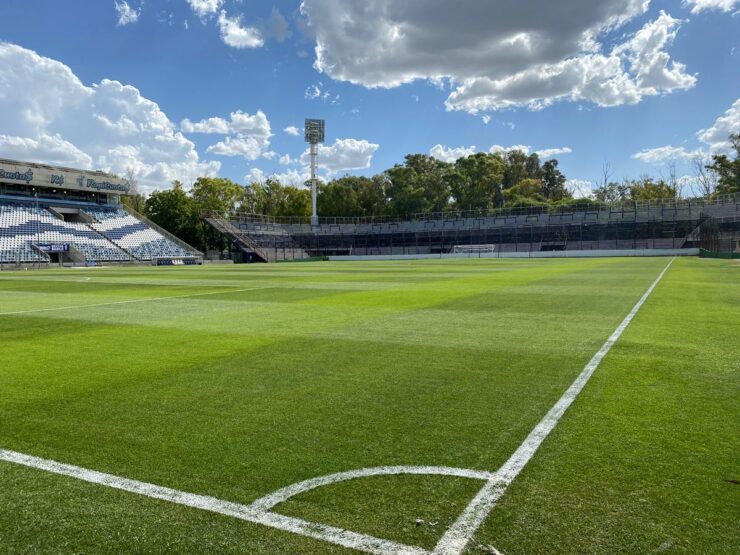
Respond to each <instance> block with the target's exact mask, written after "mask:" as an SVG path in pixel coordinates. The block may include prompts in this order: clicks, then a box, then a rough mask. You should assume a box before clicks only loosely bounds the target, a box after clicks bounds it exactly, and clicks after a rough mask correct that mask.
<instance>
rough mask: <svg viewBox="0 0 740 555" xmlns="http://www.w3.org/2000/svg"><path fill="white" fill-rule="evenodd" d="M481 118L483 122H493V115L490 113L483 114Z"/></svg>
mask: <svg viewBox="0 0 740 555" xmlns="http://www.w3.org/2000/svg"><path fill="white" fill-rule="evenodd" d="M480 119H482V120H483V123H485V124H486V125H488V124H489V123H491V116H489V115H488V114H483V115H482V116H481V117H480Z"/></svg>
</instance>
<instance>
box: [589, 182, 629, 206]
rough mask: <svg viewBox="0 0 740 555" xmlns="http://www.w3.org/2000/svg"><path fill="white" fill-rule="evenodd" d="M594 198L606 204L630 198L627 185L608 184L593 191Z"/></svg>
mask: <svg viewBox="0 0 740 555" xmlns="http://www.w3.org/2000/svg"><path fill="white" fill-rule="evenodd" d="M594 198H595V199H596V200H597V201H600V202H605V203H608V204H615V203H618V202H623V201H625V200H629V199H630V198H631V192H630V185H629V183H615V182H609V183H607V184H606V185H602V186H601V187H598V188H596V189H594Z"/></svg>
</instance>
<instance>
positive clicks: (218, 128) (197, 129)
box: [180, 117, 231, 135]
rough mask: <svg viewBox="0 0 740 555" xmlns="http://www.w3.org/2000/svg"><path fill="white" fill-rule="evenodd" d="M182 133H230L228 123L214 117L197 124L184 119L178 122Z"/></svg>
mask: <svg viewBox="0 0 740 555" xmlns="http://www.w3.org/2000/svg"><path fill="white" fill-rule="evenodd" d="M180 129H182V131H183V133H216V134H221V135H228V134H229V132H230V130H231V129H230V127H229V122H228V121H226V120H225V119H223V118H219V117H214V118H208V119H204V120H201V121H198V122H192V121H190V120H189V119H187V118H185V119H184V120H182V122H180Z"/></svg>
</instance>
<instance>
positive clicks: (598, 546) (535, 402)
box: [0, 258, 740, 555]
mask: <svg viewBox="0 0 740 555" xmlns="http://www.w3.org/2000/svg"><path fill="white" fill-rule="evenodd" d="M667 262H668V260H667V259H661V258H643V259H589V260H543V261H534V260H531V261H530V260H508V261H506V260H469V261H468V260H465V261H451V260H450V261H403V262H400V261H399V262H358V263H305V264H278V265H263V266H249V267H245V266H242V267H237V266H234V267H227V266H210V267H209V266H204V267H193V268H189V267H186V268H117V269H107V268H99V269H69V270H63V271H62V270H49V271H42V272H30V271H29V272H8V273H5V272H3V273H0V449H6V450H13V451H17V452H21V453H26V454H30V455H34V456H37V457H43V458H47V459H52V460H55V461H59V462H63V463H68V464H73V465H78V466H81V467H85V468H88V469H93V470H97V471H101V472H106V473H110V474H114V475H117V476H122V477H126V478H131V479H135V480H141V481H145V482H150V483H153V484H157V485H160V486H166V487H169V488H174V489H177V490H182V491H186V492H192V493H196V494H202V495H208V496H213V497H216V498H218V499H222V500H228V501H233V502H237V503H243V504H249V503H251V502H253V501H255V500H256V499H258V498H260V497H262V496H264V495H267V494H269V493H271V492H274V491H276V490H279V489H280V488H283V487H285V486H289V485H291V484H294V483H296V482H300V481H302V480H306V479H310V478H315V477H319V476H324V475H327V474H331V473H335V472H342V471H350V470H355V469H362V468H369V467H377V466H388V465H426V466H449V467H456V468H465V469H474V470H481V471H495V470H497V469H498V468H499V467H500V466H501V464H502V463H503V462H505V461H506V460H507V459H508V457H509V456H510V455H511V454H512V453H513V452H514V451H515V450H516V449H517V447H518V446H519V445H520V444H521V443H522V441H523V440H524V438H525V437H526V436H527V434H528V433H529V432H530V431H531V430H532V428H533V427H534V426H535V425H536V424H537V423H538V422H539V421H540V419H542V417H543V415H544V414H545V413H547V411H548V410H549V409H550V407H552V406H553V404H554V403H555V402H556V401H557V400H558V399H559V398H560V396H561V395H562V394H563V392H564V391H565V390H566V389H567V388H568V386H569V385H570V384H571V383H572V382H573V380H574V379H575V377H576V376H578V374H579V373H580V372H581V371H582V370H583V368H584V366H585V365H586V363H587V362H588V361H589V359H590V358H591V357H592V356H593V355H594V353H596V351H598V350H599V348H600V347H601V346H602V345H603V344H604V342H605V340H606V339H607V338H608V337H609V336H610V334H611V333H612V332H613V331H614V330H615V328H616V327H617V326H618V325H619V323H620V322H621V321H622V319H623V318H625V316H626V315H627V314H628V312H629V311H630V309H631V308H632V307H633V306H634V305H635V303H636V302H637V300H638V299H639V298H640V297H641V296H642V295H643V293H644V292H645V291H646V289H647V288H648V287H649V286H650V284H651V283H652V282H653V281H654V280H655V279H656V277H657V276H658V274H660V272H661V271H662V269H663V268H664V267H665V265H666V264H667ZM130 301H132V302H130ZM738 481H740V265H738V264H737V263H736V262H733V261H713V260H700V259H678V260H676V261H675V262H674V264H673V265H672V266H671V268H670V269H669V270H668V272H667V273H666V274H665V277H664V278H663V280H662V281H661V282H660V283H659V285H658V286H657V288H656V289H655V290H654V292H653V293H652V295H651V296H650V297H649V298H648V300H647V302H646V303H645V304H644V306H643V307H642V308H641V309H640V311H639V312H638V314H637V316H636V317H635V319H634V320H633V321H632V323H631V324H630V325H629V327H628V328H627V329H626V331H625V332H624V334H623V335H622V336H621V338H620V339H619V340H618V342H617V343H616V345H615V346H614V347H613V348H612V350H611V351H610V352H609V354H608V355H607V356H606V358H605V359H604V360H603V361H602V363H601V365H600V366H599V367H598V369H597V370H596V373H595V374H594V375H593V377H592V378H591V380H590V381H589V382H588V384H587V385H586V387H585V388H584V390H583V391H582V392H581V394H580V396H579V397H578V398H577V399H576V401H575V403H574V404H573V405H572V406H571V407H570V409H569V410H568V411H567V412H566V413H565V415H564V416H563V418H562V419H561V420H560V422H559V424H558V425H557V427H556V428H555V429H554V431H553V432H552V433H551V434H550V436H548V437H547V439H546V440H545V441H544V443H543V444H542V446H541V448H540V449H539V451H537V453H536V454H535V456H534V457H533V459H532V460H531V461H530V463H529V464H528V465H527V466H526V467H525V468H524V470H523V471H522V472H521V474H520V475H519V476H518V477H517V478H516V479H515V480H514V482H513V483H512V484H511V486H510V488H509V489H508V490H507V492H506V493H505V494H504V496H503V498H502V499H501V501H500V502H499V503H498V505H497V506H496V507H495V508H494V509H493V511H492V512H491V514H490V515H489V516H488V518H487V519H486V520H485V522H484V524H483V525H482V527H481V528H480V529H479V530H478V532H477V533H476V535H475V536H474V538H473V540H472V541H471V542H470V544H469V546H468V548H467V551H466V553H468V554H485V553H495V552H496V551H495V550H498V552H500V553H504V554H506V555H512V554H520V553H527V554H531V553H535V554H536V553H663V552H665V553H737V552H738V551H740V527H739V526H738V520H739V517H740V485H739V484H738ZM480 487H481V483H480V482H478V481H476V480H471V479H467V478H458V477H442V476H408V475H403V476H378V477H370V478H362V479H357V480H352V481H347V482H342V483H337V484H333V485H330V486H326V487H324V488H319V489H315V490H313V491H310V492H306V493H303V494H301V495H298V496H296V497H294V498H292V499H290V500H289V501H287V502H285V503H283V504H281V505H279V506H277V507H276V509H275V511H276V512H278V513H280V514H283V515H288V516H293V517H298V518H301V519H305V520H308V521H311V522H317V523H322V524H326V525H331V526H335V527H339V528H343V529H347V530H352V531H355V532H359V533H362V534H368V535H372V536H376V537H379V538H384V539H388V540H392V541H395V542H400V543H403V544H408V545H415V546H419V547H421V548H424V549H427V550H432V549H433V548H434V546H435V544H436V543H437V541H438V540H439V538H440V537H441V536H442V534H443V533H444V532H445V530H446V529H447V528H448V527H449V526H450V525H451V524H452V523H453V522H454V521H455V519H456V518H457V516H458V515H459V514H460V512H461V511H462V510H463V508H464V507H465V506H466V505H467V504H468V503H469V501H470V500H471V498H472V497H473V496H474V495H475V494H476V492H477V491H478V490H479V489H480ZM0 551H2V552H12V553H121V552H127V553H163V552H167V553H249V554H325V553H329V554H343V553H353V552H354V551H351V550H349V549H347V548H344V547H339V546H336V545H333V544H330V543H325V542H322V541H319V540H316V539H310V538H307V537H304V536H300V535H296V534H293V533H290V532H286V531H283V530H277V529H273V528H268V527H265V526H262V525H259V524H253V523H249V522H244V521H241V520H237V519H234V518H230V517H227V516H223V515H219V514H214V513H210V512H207V511H201V510H197V509H192V508H188V507H184V506H181V505H177V504H173V503H168V502H166V501H159V500H154V499H150V498H147V497H143V496H140V495H136V494H133V493H128V492H123V491H117V490H114V489H111V488H107V487H104V486H101V485H96V484H90V483H86V482H83V481H80V480H76V479H73V478H69V477H65V476H60V475H55V474H51V473H47V472H44V471H42V470H38V469H33V468H27V467H23V466H19V465H15V464H12V463H8V462H0Z"/></svg>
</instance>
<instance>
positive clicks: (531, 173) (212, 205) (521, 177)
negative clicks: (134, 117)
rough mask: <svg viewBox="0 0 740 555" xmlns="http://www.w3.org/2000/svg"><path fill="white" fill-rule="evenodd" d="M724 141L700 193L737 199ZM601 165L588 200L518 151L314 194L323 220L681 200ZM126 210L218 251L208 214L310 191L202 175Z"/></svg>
mask: <svg viewBox="0 0 740 555" xmlns="http://www.w3.org/2000/svg"><path fill="white" fill-rule="evenodd" d="M730 142H731V144H732V145H733V148H734V150H735V155H734V157H730V156H727V155H725V154H719V155H714V156H713V157H712V159H711V161H710V163H705V162H697V163H696V164H695V166H696V167H695V169H696V182H697V183H699V185H700V187H701V191H700V194H699V196H704V197H711V196H713V195H717V194H728V193H736V192H740V135H732V136H731V137H730ZM610 177H611V172H610V169H609V168H608V166H606V165H605V167H604V171H603V179H602V182H601V183H600V184H599V186H598V187H597V188H596V189H595V190H594V191H593V192H592V194H591V196H590V198H588V199H583V198H573V195H572V193H571V192H570V191H569V190H568V188H567V186H566V184H567V180H566V177H565V175H563V173H562V172H561V171H560V169H559V167H558V161H557V160H556V159H550V160H546V161H544V162H543V161H542V160H540V158H539V156H538V155H537V154H528V153H525V152H522V151H520V150H512V151H508V152H504V153H476V154H472V155H470V156H466V157H463V158H460V159H458V160H457V161H455V162H453V163H448V162H443V161H441V160H438V159H436V158H434V157H431V156H427V155H425V154H410V155H408V156H406V157H405V159H404V162H403V164H396V165H395V166H393V167H392V168H390V169H388V170H386V171H384V172H382V173H380V174H377V175H374V176H372V177H364V176H349V175H348V176H344V177H340V178H337V179H333V180H331V181H329V182H327V183H320V184H319V187H318V198H317V204H318V211H319V214H320V215H321V216H325V217H372V216H405V215H409V214H424V213H434V212H444V211H448V210H457V211H469V210H489V209H492V208H519V207H529V208H536V207H542V209H548V208H550V207H553V206H567V205H568V204H575V203H584V202H592V203H615V202H623V201H646V200H670V199H676V198H679V197H680V196H681V184H680V182H679V180H678V179H677V178H676V176H675V172H671V174H670V175H669V176H668V177H661V178H657V179H656V178H652V177H648V176H644V177H641V178H639V179H632V180H624V181H622V182H614V181H612V180H611V179H610ZM124 202H126V203H127V204H128V205H129V206H131V207H132V208H133V209H135V210H136V211H138V212H140V213H142V214H143V215H145V216H146V217H148V218H150V219H151V220H152V221H154V222H155V223H157V224H159V225H160V226H162V227H163V228H165V229H167V230H168V231H169V232H171V233H173V234H175V235H177V236H178V237H180V238H181V239H183V240H184V241H186V242H188V243H189V244H191V245H193V246H195V247H197V248H199V249H200V250H207V249H211V248H220V246H221V244H222V238H221V237H220V234H219V233H218V232H217V231H215V230H214V229H212V228H211V226H210V225H208V224H207V223H206V222H204V221H203V219H202V214H204V213H218V214H223V215H225V214H228V213H233V212H235V211H242V212H248V213H253V214H262V215H266V216H273V217H286V216H292V217H296V216H297V217H306V218H307V217H309V216H310V214H311V193H310V190H309V189H308V188H306V187H302V188H299V187H294V186H291V185H283V184H282V183H280V182H279V181H278V180H277V179H273V178H269V179H266V180H265V181H264V182H254V183H250V184H248V185H246V186H241V185H239V184H237V183H234V182H233V181H231V180H229V179H225V178H210V177H201V178H198V179H197V180H196V181H195V183H194V184H193V186H192V187H191V188H190V190H186V189H185V187H184V186H183V184H182V183H180V182H178V181H175V182H174V183H173V186H172V188H171V189H167V190H164V191H155V192H153V193H151V194H150V195H149V196H143V195H137V196H135V197H127V198H125V199H124Z"/></svg>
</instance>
